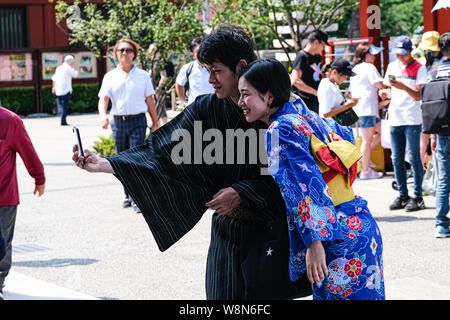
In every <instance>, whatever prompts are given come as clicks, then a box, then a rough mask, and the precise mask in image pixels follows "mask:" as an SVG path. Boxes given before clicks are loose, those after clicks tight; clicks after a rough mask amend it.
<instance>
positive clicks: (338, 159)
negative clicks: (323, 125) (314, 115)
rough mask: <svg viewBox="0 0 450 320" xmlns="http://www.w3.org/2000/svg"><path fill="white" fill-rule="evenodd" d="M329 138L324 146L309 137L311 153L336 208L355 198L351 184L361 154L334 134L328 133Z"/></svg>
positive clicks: (316, 139) (354, 177) (349, 143)
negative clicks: (328, 141)
mask: <svg viewBox="0 0 450 320" xmlns="http://www.w3.org/2000/svg"><path fill="white" fill-rule="evenodd" d="M329 137H330V140H331V142H330V143H329V144H325V143H323V142H322V141H320V140H319V138H317V137H316V136H315V135H314V134H313V135H311V152H312V155H313V157H314V159H315V160H316V163H317V165H318V166H319V169H320V172H321V173H322V177H323V178H324V180H325V182H326V183H327V186H328V189H329V190H330V193H331V198H332V200H333V204H334V205H335V206H337V205H339V204H341V203H343V202H347V201H350V200H353V199H354V198H355V193H354V192H353V187H352V184H353V182H354V181H355V179H356V175H357V163H358V160H359V159H361V157H362V154H361V152H360V151H359V150H358V148H357V147H356V146H355V145H353V144H352V143H351V142H349V141H347V140H343V139H342V138H341V137H340V136H338V135H337V134H336V133H334V132H330V133H329Z"/></svg>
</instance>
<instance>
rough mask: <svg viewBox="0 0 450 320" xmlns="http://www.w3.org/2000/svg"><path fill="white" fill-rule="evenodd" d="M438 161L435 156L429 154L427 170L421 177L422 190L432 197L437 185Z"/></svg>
mask: <svg viewBox="0 0 450 320" xmlns="http://www.w3.org/2000/svg"><path fill="white" fill-rule="evenodd" d="M438 165H439V164H438V161H437V157H436V154H435V153H434V152H433V153H432V154H431V158H430V161H429V162H428V166H427V170H426V171H425V174H424V176H423V182H422V189H423V191H425V192H426V193H428V194H429V195H432V196H434V195H435V194H436V188H437V184H438V179H439V177H438Z"/></svg>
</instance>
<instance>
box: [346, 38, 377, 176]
mask: <svg viewBox="0 0 450 320" xmlns="http://www.w3.org/2000/svg"><path fill="white" fill-rule="evenodd" d="M381 51H383V48H380V47H376V46H374V45H373V44H370V45H369V44H368V43H361V44H359V45H358V47H357V48H356V50H355V56H354V59H353V65H354V67H353V72H355V73H356V75H355V76H354V77H351V78H350V92H351V95H352V98H358V99H359V100H358V103H357V104H356V105H355V107H354V110H355V112H356V114H357V115H358V117H359V120H358V122H359V127H360V128H361V133H362V143H361V153H362V155H363V156H362V161H361V165H362V168H361V173H360V175H359V178H360V179H361V180H365V179H377V178H381V177H382V176H383V173H382V172H376V171H375V170H373V169H372V168H371V167H370V165H371V163H370V155H371V152H372V150H373V149H375V147H376V146H378V145H379V144H380V141H381V134H380V133H381V120H380V117H379V108H378V90H379V89H383V88H385V87H386V86H385V85H384V84H383V78H382V77H381V75H380V73H379V72H378V70H377V68H376V67H375V65H374V64H373V63H374V62H375V56H376V55H377V54H379V53H380V52H381Z"/></svg>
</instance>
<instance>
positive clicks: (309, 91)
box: [291, 30, 329, 113]
mask: <svg viewBox="0 0 450 320" xmlns="http://www.w3.org/2000/svg"><path fill="white" fill-rule="evenodd" d="M327 41H328V35H327V34H326V33H325V32H323V31H321V30H315V31H313V32H312V33H311V34H310V35H309V36H308V43H307V44H306V46H305V48H304V49H303V50H300V51H299V52H297V56H296V57H295V60H294V64H293V68H292V74H291V84H292V89H293V92H294V93H295V94H297V95H299V96H300V97H301V98H302V100H303V101H304V102H305V103H306V105H307V106H308V108H309V109H310V110H312V111H314V112H317V113H318V112H319V100H318V98H317V89H318V88H319V83H320V80H321V79H322V75H321V65H322V63H321V61H322V58H321V55H320V54H321V53H322V51H323V50H325V46H329V43H328V42H327Z"/></svg>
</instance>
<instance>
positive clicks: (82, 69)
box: [75, 52, 97, 78]
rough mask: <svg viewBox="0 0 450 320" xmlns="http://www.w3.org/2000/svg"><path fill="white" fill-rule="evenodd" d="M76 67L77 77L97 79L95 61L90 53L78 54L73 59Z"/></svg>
mask: <svg viewBox="0 0 450 320" xmlns="http://www.w3.org/2000/svg"><path fill="white" fill-rule="evenodd" d="M75 60H76V61H77V66H75V67H78V72H79V73H78V77H80V78H95V77H97V60H96V59H95V56H94V54H93V53H91V52H80V53H78V54H77V56H76V57H75Z"/></svg>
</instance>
